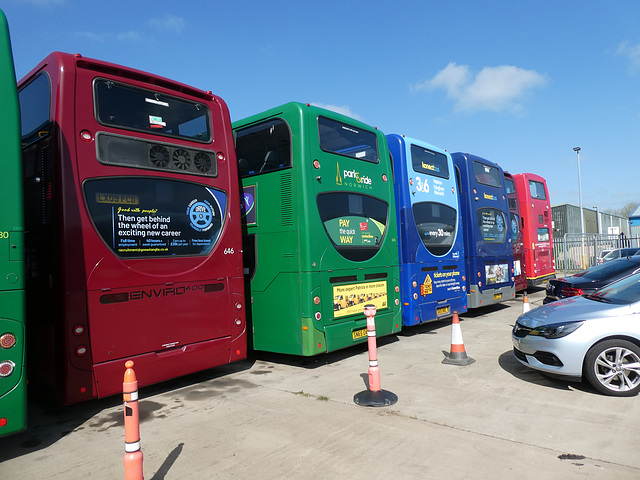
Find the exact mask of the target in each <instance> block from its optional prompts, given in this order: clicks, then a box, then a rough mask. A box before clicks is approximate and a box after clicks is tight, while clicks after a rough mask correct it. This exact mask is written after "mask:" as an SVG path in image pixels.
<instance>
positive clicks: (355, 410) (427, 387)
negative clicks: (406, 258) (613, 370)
mask: <svg viewBox="0 0 640 480" xmlns="http://www.w3.org/2000/svg"><path fill="white" fill-rule="evenodd" d="M543 296H544V291H543V290H541V289H540V290H537V291H536V292H534V293H532V294H531V295H530V296H529V300H530V302H531V304H532V306H533V307H535V306H537V305H541V304H542V298H543ZM521 301H522V300H521V297H519V298H518V300H517V301H510V302H507V303H505V304H501V305H498V306H494V307H487V308H485V309H482V310H480V311H476V312H472V313H470V314H466V315H464V316H463V317H461V323H460V324H461V330H462V334H463V338H464V344H465V348H466V351H467V354H468V355H469V356H470V357H472V358H474V359H475V360H476V361H475V363H473V364H471V365H468V366H453V365H445V364H443V363H442V359H443V358H444V353H443V352H448V351H449V350H450V345H451V323H450V321H443V322H436V323H432V324H427V325H422V326H418V327H414V328H410V329H406V330H405V331H404V332H403V333H402V334H400V335H398V336H392V337H387V338H382V339H378V359H379V362H380V370H381V382H382V388H383V389H385V390H388V391H391V392H393V393H395V394H396V395H397V396H398V402H397V403H396V404H395V405H392V406H387V407H381V408H373V407H362V406H358V405H356V404H355V403H354V400H353V397H354V395H355V394H357V393H359V392H361V391H364V390H366V381H367V369H368V354H367V350H366V346H357V347H354V348H351V349H347V350H344V351H340V352H335V353H332V354H328V355H324V356H321V357H318V358H299V357H287V356H282V355H270V354H267V355H266V354H258V355H256V356H254V357H252V358H250V359H248V360H246V361H244V362H240V363H238V364H234V365H229V366H226V367H223V368H216V369H213V370H209V371H206V372H202V373H199V374H196V375H192V376H190V377H187V378H182V379H179V380H175V381H172V382H167V383H164V384H162V385H156V386H153V387H148V388H144V389H142V390H141V391H140V411H141V427H140V428H141V437H142V451H143V453H144V472H145V478H146V479H152V480H160V479H167V480H170V479H213V478H215V479H232V478H233V479H249V478H251V479H301V478H304V479H343V478H345V479H347V478H348V479H355V480H358V479H363V480H364V479H382V478H393V479H405V478H406V479H411V478H447V479H472V478H473V479H476V478H488V479H489V478H491V479H501V478H520V479H536V480H538V479H540V478H544V479H545V480H548V479H569V478H598V479H609V478H611V479H614V478H615V479H617V480H621V479H631V478H634V479H637V478H640V456H639V455H638V454H637V452H638V447H639V446H640V441H639V440H638V437H637V434H638V432H640V403H639V400H638V398H637V397H633V398H613V397H606V396H603V395H600V394H598V393H597V392H596V391H595V390H594V389H593V388H591V387H590V386H587V385H583V384H579V383H573V384H572V383H567V382H563V381H560V380H554V379H549V378H546V377H543V376H542V375H540V374H539V373H537V372H534V371H531V370H529V369H527V368H525V367H523V366H521V365H520V364H519V363H517V362H516V360H515V359H514V358H513V356H512V353H511V350H512V345H511V334H510V332H511V327H512V325H513V323H514V321H515V320H516V318H517V317H518V315H519V314H520V313H521V311H522V303H521ZM122 408H123V407H122V404H121V398H119V397H114V398H108V399H103V400H97V401H94V402H89V403H86V404H81V405H76V406H72V407H67V408H60V407H51V406H46V405H42V404H40V403H36V402H33V404H32V405H30V417H29V428H28V430H27V431H26V432H23V433H21V434H18V435H14V436H10V437H6V438H3V439H0V462H2V463H0V479H3V480H4V479H12V480H17V479H65V480H68V479H114V478H124V473H123V472H124V470H123V466H122V458H123V453H124V429H123V420H122V417H123V415H122Z"/></svg>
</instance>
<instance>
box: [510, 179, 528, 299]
mask: <svg viewBox="0 0 640 480" xmlns="http://www.w3.org/2000/svg"><path fill="white" fill-rule="evenodd" d="M504 179H505V182H506V184H507V185H506V187H507V199H508V201H509V228H510V230H509V232H510V233H511V242H512V245H513V278H514V282H515V287H516V292H520V291H522V290H526V289H527V277H526V274H525V264H526V261H525V256H524V243H523V235H522V230H523V226H524V222H523V220H522V216H521V214H520V202H519V201H518V192H517V190H516V184H515V182H514V180H513V176H512V175H511V174H510V173H509V172H504Z"/></svg>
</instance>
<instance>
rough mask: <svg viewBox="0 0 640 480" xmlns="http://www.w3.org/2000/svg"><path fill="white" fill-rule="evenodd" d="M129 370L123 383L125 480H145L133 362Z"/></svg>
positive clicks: (129, 362) (128, 363)
mask: <svg viewBox="0 0 640 480" xmlns="http://www.w3.org/2000/svg"><path fill="white" fill-rule="evenodd" d="M124 366H125V367H126V368H127V369H126V370H125V372H124V381H123V382H122V397H123V399H124V452H125V453H124V459H123V463H124V480H144V477H143V474H142V451H141V450H140V412H139V411H138V380H137V379H136V374H135V372H134V371H133V362H132V361H131V360H129V361H128V362H127V363H125V364H124Z"/></svg>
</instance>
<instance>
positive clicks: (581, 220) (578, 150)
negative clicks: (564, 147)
mask: <svg viewBox="0 0 640 480" xmlns="http://www.w3.org/2000/svg"><path fill="white" fill-rule="evenodd" d="M573 151H574V152H576V154H577V155H578V197H579V199H580V233H581V236H582V268H583V269H585V268H587V264H586V261H585V256H584V212H583V211H582V179H581V178H580V147H573Z"/></svg>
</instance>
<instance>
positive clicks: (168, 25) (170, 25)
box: [149, 13, 187, 33]
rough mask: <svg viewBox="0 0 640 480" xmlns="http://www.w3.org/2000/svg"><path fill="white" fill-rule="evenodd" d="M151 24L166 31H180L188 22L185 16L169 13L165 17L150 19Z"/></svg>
mask: <svg viewBox="0 0 640 480" xmlns="http://www.w3.org/2000/svg"><path fill="white" fill-rule="evenodd" d="M149 25H150V26H152V27H154V28H158V29H160V30H163V31H166V32H176V33H180V32H182V31H183V30H184V27H185V26H186V25H187V22H186V20H185V19H184V18H182V17H178V16H176V15H171V14H170V13H167V14H166V15H165V16H163V17H154V18H152V19H151V20H149Z"/></svg>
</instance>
